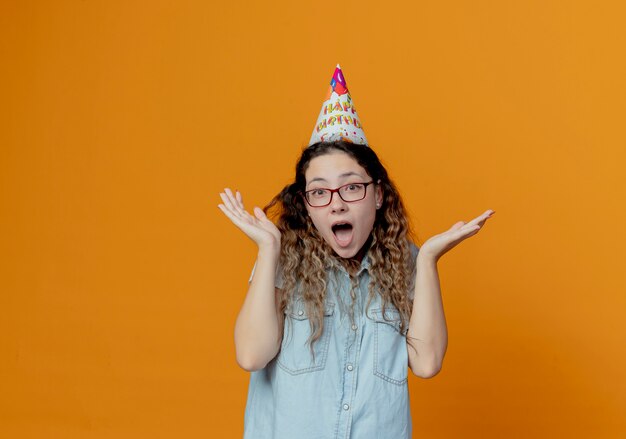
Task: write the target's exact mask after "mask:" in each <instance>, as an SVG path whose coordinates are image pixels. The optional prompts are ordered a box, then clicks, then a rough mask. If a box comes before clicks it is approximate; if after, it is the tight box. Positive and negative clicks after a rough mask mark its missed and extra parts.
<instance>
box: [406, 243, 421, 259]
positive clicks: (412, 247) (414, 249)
mask: <svg viewBox="0 0 626 439" xmlns="http://www.w3.org/2000/svg"><path fill="white" fill-rule="evenodd" d="M409 249H410V250H411V257H412V258H413V259H415V258H417V254H418V253H419V250H420V249H419V247H418V246H417V245H415V244H414V243H413V241H411V240H409Z"/></svg>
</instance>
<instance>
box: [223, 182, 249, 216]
mask: <svg viewBox="0 0 626 439" xmlns="http://www.w3.org/2000/svg"><path fill="white" fill-rule="evenodd" d="M224 191H225V195H226V198H227V200H228V207H230V208H231V209H232V210H233V211H234V213H236V214H237V215H239V216H245V215H244V213H245V211H244V209H242V208H241V207H239V203H238V202H237V200H236V199H235V196H234V195H233V192H232V191H231V190H230V189H229V188H226V189H224Z"/></svg>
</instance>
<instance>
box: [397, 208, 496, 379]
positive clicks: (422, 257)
mask: <svg viewBox="0 0 626 439" xmlns="http://www.w3.org/2000/svg"><path fill="white" fill-rule="evenodd" d="M494 213H495V212H494V211H493V210H487V211H486V212H484V213H483V214H482V215H479V216H477V217H476V218H474V219H472V220H471V221H469V222H467V223H466V222H465V221H458V222H457V223H455V224H454V225H453V226H452V227H450V229H448V230H446V231H445V232H443V233H440V234H438V235H435V236H433V237H432V238H430V239H428V240H427V241H426V242H425V243H424V244H423V245H422V247H421V248H420V251H419V253H418V255H417V262H416V265H417V273H416V279H415V296H414V301H413V309H412V313H411V319H410V321H409V330H408V332H407V344H408V342H409V341H411V342H412V343H413V344H414V346H415V349H416V350H417V352H416V351H415V350H414V349H413V347H411V345H410V344H408V346H407V349H408V352H409V367H410V368H411V370H412V371H413V373H414V374H415V375H417V376H419V377H422V378H431V377H433V376H435V375H436V374H437V373H439V371H440V370H441V365H442V363H443V357H444V355H445V354H446V349H447V347H448V329H447V327H446V318H445V316H444V313H443V303H442V300H441V290H440V287H439V273H438V272H437V262H438V261H439V258H441V256H443V255H444V254H445V253H447V252H448V251H450V249H452V248H454V247H455V246H456V245H458V244H459V243H460V242H462V241H463V240H465V239H467V238H469V237H470V236H474V235H475V234H477V233H478V231H479V230H481V228H482V226H483V225H484V224H485V222H486V221H487V219H489V218H490V217H491V216H492V215H493V214H494Z"/></svg>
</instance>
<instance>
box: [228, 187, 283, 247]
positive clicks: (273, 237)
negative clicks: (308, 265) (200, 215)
mask: <svg viewBox="0 0 626 439" xmlns="http://www.w3.org/2000/svg"><path fill="white" fill-rule="evenodd" d="M220 197H221V198H222V201H223V202H224V204H218V205H217V207H219V208H220V209H221V211H222V212H224V215H226V216H227V217H228V219H230V220H231V221H232V222H233V224H234V225H235V226H237V227H238V228H239V229H240V230H241V231H242V232H243V233H245V234H246V236H248V238H250V239H251V240H252V241H254V242H255V243H256V244H257V245H258V246H259V249H261V248H269V249H272V250H273V251H275V252H277V251H280V231H279V230H278V228H277V227H276V225H274V223H273V222H272V221H270V220H269V218H267V216H266V215H265V213H264V212H263V209H261V208H259V207H254V209H253V212H254V216H252V215H250V214H249V213H248V212H246V210H245V209H244V207H243V199H242V197H241V193H239V191H237V193H236V195H233V193H232V191H231V190H230V189H229V188H226V189H224V192H221V193H220Z"/></svg>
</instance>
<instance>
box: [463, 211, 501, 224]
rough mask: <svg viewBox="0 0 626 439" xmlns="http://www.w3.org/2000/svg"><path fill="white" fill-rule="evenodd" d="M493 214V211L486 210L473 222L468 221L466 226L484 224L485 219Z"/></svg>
mask: <svg viewBox="0 0 626 439" xmlns="http://www.w3.org/2000/svg"><path fill="white" fill-rule="evenodd" d="M492 212H494V211H493V210H487V211H486V212H484V213H483V214H481V215H478V216H477V217H476V218H474V219H473V220H471V221H469V222H468V223H467V224H466V225H472V226H473V225H476V224H478V223H480V222H481V221H482V222H484V221H485V220H486V219H487V218H489V217H490V216H491V215H493V213H492Z"/></svg>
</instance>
